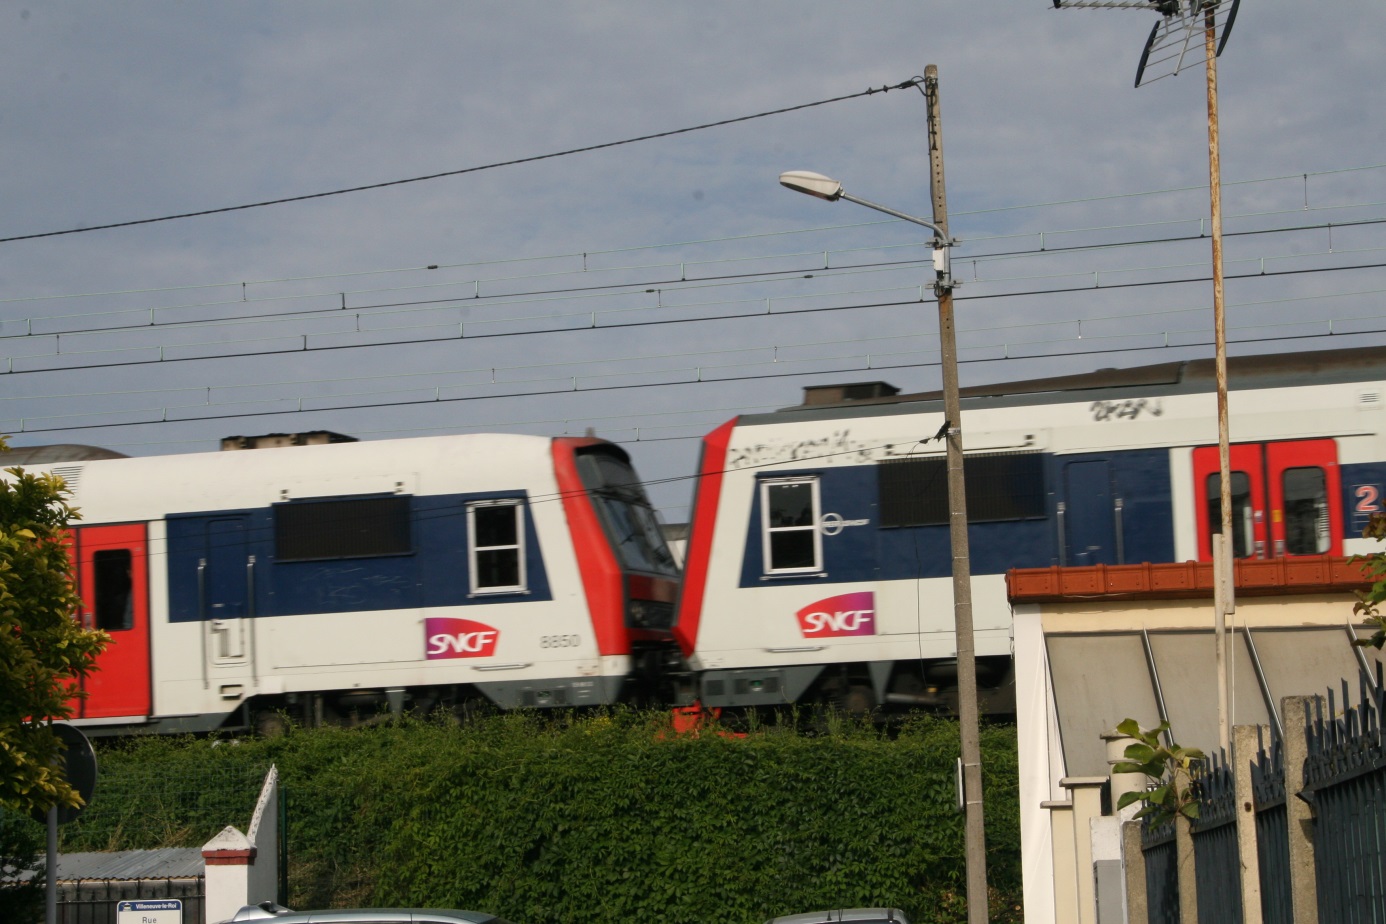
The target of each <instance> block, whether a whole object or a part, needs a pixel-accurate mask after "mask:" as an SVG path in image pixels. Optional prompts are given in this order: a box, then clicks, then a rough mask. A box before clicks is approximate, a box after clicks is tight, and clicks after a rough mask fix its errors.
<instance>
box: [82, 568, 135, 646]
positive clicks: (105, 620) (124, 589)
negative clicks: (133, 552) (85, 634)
mask: <svg viewBox="0 0 1386 924" xmlns="http://www.w3.org/2000/svg"><path fill="white" fill-rule="evenodd" d="M131 561H132V559H131V556H130V550H129V549H102V550H101V551H99V552H96V553H95V554H93V555H92V557H91V565H92V576H93V578H94V584H95V594H94V596H95V598H96V600H95V602H96V613H95V614H94V615H95V616H96V628H98V629H101V630H102V631H104V632H123V631H126V630H129V629H133V628H135V600H134V594H133V593H132V590H133V588H134V580H133V574H132V573H131Z"/></svg>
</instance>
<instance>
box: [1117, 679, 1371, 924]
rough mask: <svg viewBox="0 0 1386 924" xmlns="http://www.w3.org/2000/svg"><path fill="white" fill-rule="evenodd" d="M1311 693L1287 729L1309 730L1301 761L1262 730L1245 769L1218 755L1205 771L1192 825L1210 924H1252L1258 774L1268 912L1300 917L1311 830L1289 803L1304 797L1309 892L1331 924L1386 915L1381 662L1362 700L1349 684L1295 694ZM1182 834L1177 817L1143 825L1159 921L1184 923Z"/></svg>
mask: <svg viewBox="0 0 1386 924" xmlns="http://www.w3.org/2000/svg"><path fill="white" fill-rule="evenodd" d="M1306 700H1307V701H1309V703H1308V705H1307V707H1306V706H1304V705H1301V706H1300V707H1298V708H1300V710H1301V711H1302V713H1303V715H1304V721H1303V723H1302V724H1300V723H1299V722H1298V720H1296V722H1295V723H1294V724H1287V727H1286V728H1285V734H1286V735H1287V736H1295V737H1296V738H1297V739H1299V738H1300V736H1302V740H1303V742H1304V744H1305V747H1304V749H1303V754H1304V757H1303V764H1302V766H1294V767H1290V766H1287V752H1288V751H1289V750H1290V748H1287V747H1286V744H1285V742H1284V741H1282V740H1280V739H1279V738H1277V737H1274V736H1272V738H1271V739H1270V740H1269V741H1266V740H1265V738H1264V735H1261V736H1258V741H1257V743H1258V749H1257V753H1256V754H1254V755H1252V756H1251V757H1250V759H1249V760H1244V761H1242V762H1241V766H1231V765H1229V764H1228V763H1227V762H1226V761H1225V760H1216V761H1210V762H1209V763H1208V764H1207V765H1206V766H1205V767H1204V768H1203V769H1201V770H1200V771H1199V772H1198V773H1197V774H1196V777H1195V787H1196V792H1197V795H1198V800H1199V801H1198V805H1199V817H1198V819H1197V820H1196V821H1194V822H1193V823H1192V824H1191V825H1190V826H1189V828H1190V837H1191V838H1192V847H1193V859H1194V862H1193V864H1192V866H1193V869H1192V870H1191V872H1192V873H1193V875H1194V880H1195V884H1196V886H1197V896H1198V920H1199V922H1200V924H1241V921H1242V920H1243V908H1242V889H1241V887H1240V883H1241V877H1242V872H1243V871H1242V861H1241V857H1240V855H1239V853H1238V841H1237V837H1238V833H1237V823H1236V822H1237V812H1238V802H1237V797H1236V792H1237V790H1236V776H1237V774H1238V773H1247V774H1249V775H1250V789H1251V793H1252V803H1253V806H1254V809H1255V824H1254V830H1255V833H1256V859H1257V863H1258V866H1259V871H1260V875H1259V877H1258V881H1259V885H1260V896H1261V909H1260V910H1261V920H1262V921H1264V922H1266V924H1291V922H1293V921H1294V898H1293V893H1294V891H1295V889H1297V888H1299V886H1296V885H1295V884H1294V883H1295V881H1296V873H1297V872H1299V870H1298V869H1297V868H1292V860H1291V857H1292V854H1293V852H1294V851H1293V850H1292V845H1291V841H1292V839H1296V838H1298V839H1299V840H1296V843H1297V844H1298V843H1300V841H1302V840H1303V832H1302V831H1301V824H1299V823H1297V824H1296V825H1295V826H1294V828H1293V829H1292V827H1291V825H1290V822H1289V819H1290V817H1291V815H1292V814H1293V813H1291V812H1290V810H1289V802H1290V801H1293V800H1303V802H1307V803H1309V805H1310V806H1312V810H1313V820H1312V824H1310V825H1309V830H1308V832H1307V833H1308V836H1309V838H1310V840H1311V841H1312V851H1311V853H1312V873H1311V874H1312V877H1313V883H1314V887H1313V889H1312V890H1310V889H1309V887H1308V886H1306V887H1304V889H1302V890H1301V892H1300V894H1302V895H1304V896H1306V898H1305V900H1308V901H1309V902H1310V904H1311V905H1313V904H1316V905H1317V908H1318V919H1319V920H1320V921H1324V922H1330V921H1331V922H1333V924H1386V730H1383V716H1384V715H1386V684H1383V682H1382V677H1381V671H1380V670H1378V671H1377V674H1376V682H1375V683H1373V682H1372V681H1371V678H1370V677H1369V676H1368V675H1365V674H1364V675H1363V676H1362V678H1361V681H1360V685H1359V691H1358V696H1357V703H1358V705H1356V706H1347V705H1346V704H1347V703H1349V702H1351V697H1350V695H1349V688H1348V685H1347V683H1346V682H1344V683H1343V685H1342V689H1341V691H1338V692H1336V693H1335V691H1332V690H1330V691H1328V695H1327V697H1326V698H1325V697H1298V698H1290V699H1287V700H1285V702H1286V703H1287V704H1288V703H1290V702H1292V701H1297V702H1301V703H1303V702H1304V701H1306ZM1340 702H1341V703H1343V704H1344V705H1343V706H1342V707H1340V706H1339V703H1340ZM1340 708H1341V712H1340ZM1296 750H1297V749H1296ZM1295 805H1300V803H1299V802H1295ZM1181 836H1182V835H1181ZM1177 842H1178V838H1177V837H1176V834H1175V831H1174V826H1173V825H1168V826H1165V828H1163V829H1153V830H1152V829H1151V828H1150V827H1149V826H1148V825H1147V826H1146V827H1145V829H1144V830H1143V832H1142V841H1141V843H1142V854H1143V855H1144V860H1145V869H1146V882H1145V885H1146V902H1147V907H1148V914H1149V921H1150V922H1151V924H1165V922H1175V921H1178V920H1179V881H1178V875H1179V872H1180V870H1178V869H1177V868H1176V859H1175V858H1176V856H1177V850H1178V846H1177ZM1302 855H1303V854H1302ZM1248 862H1249V861H1248ZM1301 862H1302V861H1301ZM1301 881H1306V880H1303V879H1301Z"/></svg>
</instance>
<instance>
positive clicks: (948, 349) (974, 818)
mask: <svg viewBox="0 0 1386 924" xmlns="http://www.w3.org/2000/svg"><path fill="white" fill-rule="evenodd" d="M924 98H925V99H926V100H928V104H929V187H930V190H931V191H932V193H933V204H934V224H935V225H937V226H938V228H939V231H940V232H941V234H942V237H943V239H944V240H945V241H948V240H951V239H950V238H949V236H948V196H947V194H946V192H945V189H944V184H943V127H942V125H941V124H940V121H939V101H938V67H937V66H936V65H933V64H930V65H929V66H928V67H926V68H925V69H924ZM934 246H935V247H938V246H939V245H938V241H937V239H936V240H935V244H934ZM944 249H945V252H947V247H946V246H945V248H944ZM934 290H935V293H936V294H937V295H938V336H939V351H940V353H941V361H942V366H943V408H944V411H943V413H944V416H945V417H946V418H947V425H948V434H947V448H948V535H949V538H950V540H951V541H950V545H951V547H952V549H953V627H954V632H955V633H956V637H957V641H956V644H957V649H958V724H959V726H960V728H961V733H962V734H961V737H962V771H963V772H962V781H963V791H962V798H963V807H964V812H965V819H966V842H965V847H966V858H967V920H968V924H986V922H987V840H986V829H985V826H984V824H983V821H984V817H983V814H982V745H981V732H980V730H979V727H978V709H977V649H976V643H975V641H974V640H973V633H972V567H971V556H970V554H969V550H968V543H967V485H966V481H965V480H964V478H963V444H962V403H961V401H960V399H959V397H958V343H957V332H956V330H955V328H954V325H953V276H952V270H951V267H950V268H946V269H945V270H944V271H943V272H942V273H940V277H939V281H938V283H937V284H936V285H935V287H934Z"/></svg>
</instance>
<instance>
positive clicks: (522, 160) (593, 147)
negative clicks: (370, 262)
mask: <svg viewBox="0 0 1386 924" xmlns="http://www.w3.org/2000/svg"><path fill="white" fill-rule="evenodd" d="M922 79H923V78H920V77H911V78H910V79H909V80H906V81H903V82H901V83H898V84H890V85H886V86H882V87H873V88H868V89H866V90H864V91H862V92H860V93H848V94H846V95H845V96H835V97H832V98H831V99H821V100H817V101H816V102H812V103H800V104H799V105H797V106H785V107H783V108H780V109H771V110H768V111H766V112H757V113H755V114H753V115H745V116H736V117H735V118H730V119H719V120H718V121H716V122H705V123H703V124H701V125H691V126H688V127H687V128H676V129H671V130H669V131H663V132H654V133H652V134H648V135H639V136H636V137H634V138H624V139H622V140H620V141H607V142H603V143H601V144H590V145H586V146H584V147H577V148H569V149H567V150H564V151H554V152H551V153H548V154H534V155H531V156H529V157H517V158H514V159H512V160H504V161H497V162H495V163H490V164H480V165H478V166H475V167H463V168H461V169H458V170H445V171H442V172H440V173H430V174H427V175H426V176H415V177H409V178H407V179H403V180H387V181H385V182H381V183H367V184H364V185H361V186H350V187H347V188H344V189H333V190H328V191H327V192H317V193H305V194H303V195H297V196H284V197H282V198H279V199H265V200H262V201H259V202H248V203H245V204H243V205H228V206H222V207H220V208H211V209H200V210H198V211H193V212H180V213H178V214H175V215H162V216H160V217H157V218H139V219H134V220H131V221H116V222H109V223H107V224H101V225H88V226H86V227H82V228H67V229H65V230H62V231H42V232H38V233H35V234H18V235H12V236H10V237H0V244H8V243H11V242H14V241H31V240H35V239H37V238H45V237H61V236H63V235H69V234H84V233H86V232H89V231H107V230H110V229H112V228H129V227H133V226H135V225H148V224H154V223H156V222H164V221H175V220H178V219H182V218H197V217H200V216H204V215H219V214H222V213H225V212H239V211H244V210H246V209H257V208H264V207H265V206H270V205H285V204H287V203H291V202H306V201H308V200H310V199H324V198H327V197H329V196H343V195H346V194H348V193H357V192H365V191H367V190H372V189H385V188H387V187H390V186H403V185H405V184H408V183H422V182H426V181H428V180H438V179H442V178H444V177H453V176H462V175H464V174H468V173H479V172H481V171H483V170H495V169H497V168H500V167H514V166H517V165H519V164H531V163H535V162H537V161H541V160H552V159H554V158H558V157H569V156H572V155H574V154H586V153H589V152H591V151H601V150H605V149H607V148H615V147H621V146H622V145H627V144H637V143H639V142H642V141H653V140H655V139H659V138H670V137H673V136H675V135H685V134H688V133H690V132H697V131H703V130H705V129H709V128H720V127H722V126H726V125H735V124H736V123H738V122H749V121H752V120H754V119H764V118H767V117H769V116H776V115H784V114H785V113H788V112H797V111H799V110H801V109H812V108H814V107H815V106H826V105H828V104H830V103H840V102H843V101H845V100H850V99H859V98H861V97H864V96H871V95H872V94H875V93H886V92H889V91H890V90H903V89H905V88H907V87H912V86H916V85H918V84H919V83H920V82H921V81H922Z"/></svg>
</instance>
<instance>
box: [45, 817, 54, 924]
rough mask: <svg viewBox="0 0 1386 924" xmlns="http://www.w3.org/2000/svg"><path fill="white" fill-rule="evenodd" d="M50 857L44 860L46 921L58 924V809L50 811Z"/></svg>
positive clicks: (50, 923)
mask: <svg viewBox="0 0 1386 924" xmlns="http://www.w3.org/2000/svg"><path fill="white" fill-rule="evenodd" d="M47 843H48V855H47V856H46V857H44V858H43V862H44V867H45V872H46V876H45V882H44V900H43V906H44V920H45V921H46V922H47V924H58V807H57V806H56V805H55V806H53V807H52V808H50V809H49V810H48V842H47Z"/></svg>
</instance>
